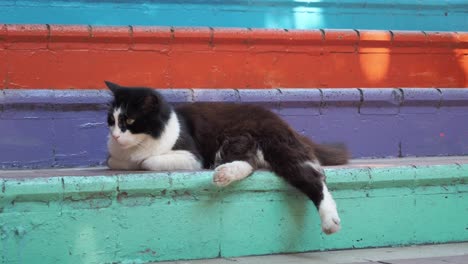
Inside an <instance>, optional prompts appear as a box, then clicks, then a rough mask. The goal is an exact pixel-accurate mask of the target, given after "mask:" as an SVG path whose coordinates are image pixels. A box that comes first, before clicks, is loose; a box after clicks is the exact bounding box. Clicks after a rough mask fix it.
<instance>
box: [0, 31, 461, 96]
mask: <svg viewBox="0 0 468 264" xmlns="http://www.w3.org/2000/svg"><path fill="white" fill-rule="evenodd" d="M467 76H468V32H463V33H455V32H444V33H436V32H405V31H393V32H391V31H362V30H359V31H355V30H342V31H337V30H324V31H321V30H312V31H301V30H294V31H285V30H265V29H252V30H251V29H223V28H215V29H210V28H169V27H94V26H93V27H91V26H59V25H50V26H49V25H0V88H11V89H15V88H28V89H30V88H32V89H41V88H44V89H70V88H79V89H97V88H103V86H104V85H103V80H111V81H114V82H118V83H121V84H124V85H143V86H151V87H158V88H276V87H285V88H300V87H307V88H308V87H313V88H316V87H320V88H327V87H328V88H346V87H358V88H361V87H441V88H449V87H468V78H467Z"/></svg>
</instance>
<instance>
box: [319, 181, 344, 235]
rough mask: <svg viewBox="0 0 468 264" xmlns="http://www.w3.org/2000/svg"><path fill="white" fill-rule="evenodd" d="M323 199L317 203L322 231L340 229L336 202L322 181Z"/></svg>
mask: <svg viewBox="0 0 468 264" xmlns="http://www.w3.org/2000/svg"><path fill="white" fill-rule="evenodd" d="M322 193H323V200H322V201H321V202H320V205H319V215H320V220H321V222H322V231H323V232H324V233H325V234H327V235H330V234H333V233H336V232H338V231H339V230H340V228H341V226H340V223H341V220H340V217H339V216H338V211H337V209H336V203H335V201H334V200H333V197H332V195H331V194H330V192H329V191H328V188H327V185H326V184H325V183H323V190H322Z"/></svg>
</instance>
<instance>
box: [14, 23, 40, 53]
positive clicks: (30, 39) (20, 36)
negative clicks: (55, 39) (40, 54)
mask: <svg viewBox="0 0 468 264" xmlns="http://www.w3.org/2000/svg"><path fill="white" fill-rule="evenodd" d="M6 28H7V41H8V43H7V48H8V49H27V50H36V49H45V48H47V39H48V37H49V29H48V28H47V26H46V25H6Z"/></svg>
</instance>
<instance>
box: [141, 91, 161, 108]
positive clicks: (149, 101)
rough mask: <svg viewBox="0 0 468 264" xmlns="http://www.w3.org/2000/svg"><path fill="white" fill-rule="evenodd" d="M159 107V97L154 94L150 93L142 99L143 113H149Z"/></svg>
mask: <svg viewBox="0 0 468 264" xmlns="http://www.w3.org/2000/svg"><path fill="white" fill-rule="evenodd" d="M158 106H159V97H158V96H157V95H156V94H155V93H150V94H148V95H146V96H145V98H144V99H143V105H142V108H143V110H144V111H147V112H150V111H152V110H154V109H156V108H158Z"/></svg>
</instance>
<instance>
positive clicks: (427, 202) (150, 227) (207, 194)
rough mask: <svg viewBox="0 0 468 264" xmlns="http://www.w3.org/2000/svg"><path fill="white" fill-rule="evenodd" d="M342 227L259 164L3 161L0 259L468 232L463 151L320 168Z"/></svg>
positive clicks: (310, 247) (399, 241)
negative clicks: (217, 179)
mask: <svg viewBox="0 0 468 264" xmlns="http://www.w3.org/2000/svg"><path fill="white" fill-rule="evenodd" d="M325 172H326V175H327V182H328V185H329V188H330V190H331V191H332V193H333V195H334V197H335V199H336V201H337V205H338V208H339V213H340V216H341V219H342V230H341V231H340V232H339V233H338V234H336V235H332V236H326V235H324V234H323V233H321V229H320V222H319V217H318V214H317V212H316V210H315V208H314V206H313V205H312V203H311V202H310V201H308V200H307V199H306V198H305V197H304V195H302V194H301V193H299V192H297V191H296V190H294V189H293V188H291V187H289V186H288V185H286V184H285V183H284V182H283V181H282V180H281V179H279V178H277V177H276V176H274V175H273V174H271V173H270V172H266V171H258V172H256V173H255V174H254V175H252V176H251V177H249V178H248V179H246V180H244V181H241V182H238V183H236V184H233V185H232V186H229V187H227V188H224V189H220V188H216V187H214V186H213V185H212V184H211V177H212V171H200V172H172V173H153V172H122V171H109V170H106V169H103V168H99V169H93V170H90V169H73V170H70V169H62V170H30V171H0V179H1V185H2V192H1V194H0V210H1V212H2V213H1V214H0V223H1V229H0V230H1V241H2V247H0V251H1V252H0V256H2V260H3V262H4V263H34V262H35V261H37V260H38V259H40V260H41V263H64V262H66V263H146V262H150V261H163V260H183V259H200V258H216V257H238V256H248V255H263V254H274V253H285V252H287V253H291V252H307V251H315V250H336V249H346V248H369V247H383V246H400V245H410V244H427V243H447V242H459V241H468V231H467V230H468V203H467V202H466V201H467V199H468V184H467V180H468V158H467V157H447V158H418V159H393V160H387V159H385V160H381V159H376V160H360V161H353V162H352V164H350V165H348V166H340V167H328V168H326V170H325Z"/></svg>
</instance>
